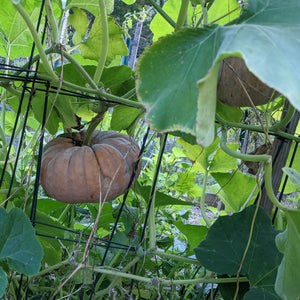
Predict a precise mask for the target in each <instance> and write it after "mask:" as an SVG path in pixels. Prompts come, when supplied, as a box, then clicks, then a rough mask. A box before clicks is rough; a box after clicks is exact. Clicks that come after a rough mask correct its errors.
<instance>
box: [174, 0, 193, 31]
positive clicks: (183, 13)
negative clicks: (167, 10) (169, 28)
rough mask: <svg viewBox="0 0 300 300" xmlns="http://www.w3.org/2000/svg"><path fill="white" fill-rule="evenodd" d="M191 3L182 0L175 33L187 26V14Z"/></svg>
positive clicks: (187, 0)
mask: <svg viewBox="0 0 300 300" xmlns="http://www.w3.org/2000/svg"><path fill="white" fill-rule="evenodd" d="M189 4H190V1H189V0H181V6H180V11H179V14H178V18H177V22H176V26H175V31H178V30H179V29H181V27H182V26H183V25H184V24H185V22H186V19H187V13H188V8H189Z"/></svg>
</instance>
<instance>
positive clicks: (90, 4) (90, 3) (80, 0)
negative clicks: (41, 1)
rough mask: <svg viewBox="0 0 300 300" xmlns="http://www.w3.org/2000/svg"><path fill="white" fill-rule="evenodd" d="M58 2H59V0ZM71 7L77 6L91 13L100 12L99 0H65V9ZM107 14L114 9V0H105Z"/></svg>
mask: <svg viewBox="0 0 300 300" xmlns="http://www.w3.org/2000/svg"><path fill="white" fill-rule="evenodd" d="M58 2H61V1H60V0H59V1H58ZM72 7H79V8H83V9H86V10H88V11H89V12H91V13H92V14H93V15H95V16H97V15H99V14H100V8H99V0H67V3H66V8H65V10H68V9H70V8H72ZM105 7H106V11H107V14H111V13H112V12H113V10H114V0H105Z"/></svg>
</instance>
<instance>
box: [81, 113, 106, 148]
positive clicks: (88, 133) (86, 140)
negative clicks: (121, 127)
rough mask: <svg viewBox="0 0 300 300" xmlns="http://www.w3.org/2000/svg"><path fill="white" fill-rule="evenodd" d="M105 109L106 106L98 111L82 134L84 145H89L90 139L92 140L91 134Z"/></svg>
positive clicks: (102, 117)
mask: <svg viewBox="0 0 300 300" xmlns="http://www.w3.org/2000/svg"><path fill="white" fill-rule="evenodd" d="M106 111H107V108H106V109H104V111H102V112H100V113H98V114H97V115H96V116H95V117H94V118H93V119H92V120H91V122H90V125H89V127H88V129H87V131H86V134H85V136H84V139H83V143H82V144H83V145H85V146H90V144H91V140H92V136H93V133H94V131H95V129H96V128H97V126H98V125H99V123H100V122H101V121H102V120H103V119H104V115H105V113H106Z"/></svg>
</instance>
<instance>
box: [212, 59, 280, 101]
mask: <svg viewBox="0 0 300 300" xmlns="http://www.w3.org/2000/svg"><path fill="white" fill-rule="evenodd" d="M239 79H240V80H241V81H242V83H243V85H244V87H245V89H246V90H247V93H248V95H249V96H250V98H251V100H252V102H253V103H254V105H262V104H266V103H267V102H268V101H272V100H274V99H275V98H276V97H278V96H279V95H280V94H279V93H278V92H277V91H274V89H272V88H270V87H269V86H267V85H266V84H264V83H263V82H262V81H261V80H260V79H258V78H257V77H256V76H255V75H254V74H253V73H251V72H250V71H249V69H248V68H247V66H246V64H245V62H244V60H243V59H242V58H240V57H227V58H225V59H224V60H223V61H222V62H221V66H220V74H219V80H218V88H217V98H218V99H219V100H221V101H222V102H224V103H226V104H228V105H230V106H238V107H243V106H251V104H250V101H249V97H248V96H247V94H246V92H245V90H244V88H243V86H242V84H241V82H240V80H239Z"/></svg>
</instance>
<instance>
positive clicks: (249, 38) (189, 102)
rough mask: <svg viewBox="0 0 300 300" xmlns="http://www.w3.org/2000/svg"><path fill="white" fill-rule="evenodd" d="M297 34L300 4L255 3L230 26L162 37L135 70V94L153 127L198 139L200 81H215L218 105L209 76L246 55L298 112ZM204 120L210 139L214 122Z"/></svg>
mask: <svg viewBox="0 0 300 300" xmlns="http://www.w3.org/2000/svg"><path fill="white" fill-rule="evenodd" d="M299 30H300V2H299V1H298V0H291V1H289V3H288V4H287V3H285V2H282V1H281V0H274V1H260V0H252V1H247V2H246V4H245V6H244V8H243V12H242V14H241V16H240V17H239V18H237V19H235V21H234V23H233V22H232V23H230V24H229V25H227V26H218V25H214V26H208V27H204V28H185V29H182V30H180V31H178V32H175V33H174V34H172V35H168V36H166V37H163V38H161V39H160V40H159V41H157V42H156V43H154V44H153V45H151V46H150V47H148V48H147V50H146V51H145V52H144V54H143V55H142V57H141V58H140V59H139V63H138V66H137V76H138V79H137V94H138V97H139V100H140V101H141V102H142V103H144V104H145V105H146V107H147V114H146V118H147V120H148V121H149V122H150V125H151V127H152V128H153V129H155V130H159V131H176V130H180V131H184V132H186V133H190V134H192V135H196V136H198V134H199V133H198V130H199V129H200V130H202V129H203V128H202V127H201V128H198V127H197V122H198V121H199V118H200V117H201V110H202V107H201V106H199V105H198V94H199V91H198V89H197V83H198V82H199V81H201V82H203V84H204V82H205V81H213V82H212V83H210V84H209V85H208V86H209V87H210V89H211V96H210V97H209V98H207V102H208V103H207V105H208V104H210V105H214V101H215V99H213V96H214V95H215V89H216V87H217V78H216V76H212V78H211V77H210V76H208V74H209V72H210V71H211V70H213V72H212V74H215V69H214V68H217V66H218V65H219V63H220V61H221V60H222V59H223V58H225V57H227V56H239V57H243V58H244V60H245V62H246V65H247V66H248V68H249V70H251V72H253V73H254V74H255V75H256V76H257V77H258V78H260V79H261V80H262V81H263V82H264V83H266V84H267V85H269V86H270V87H272V88H275V89H276V90H278V91H280V92H282V93H283V94H284V95H285V96H286V97H287V98H288V99H289V100H290V102H291V103H292V105H294V106H295V107H296V108H297V109H300V96H299V87H298V85H299V81H300V75H299V74H300V72H299V69H300V57H299V55H300V54H299V53H300V43H299V41H298V40H297V39H295V36H297V34H298V32H299ZM253 44H255V47H253ZM212 49H213V50H212ZM282 70H284V72H283V71H282ZM200 94H201V91H200ZM206 94H209V93H208V91H206ZM203 101H204V100H203ZM206 111H207V108H204V112H206ZM202 117H203V118H204V119H205V116H202ZM200 119H201V118H200ZM205 120H207V122H208V123H207V124H206V126H207V127H208V128H209V132H210V133H209V137H206V138H207V140H208V141H210V140H211V129H212V126H213V125H212V124H213V123H214V120H213V119H211V120H208V119H205ZM198 137H199V136H198ZM206 138H202V139H204V140H206Z"/></svg>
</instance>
